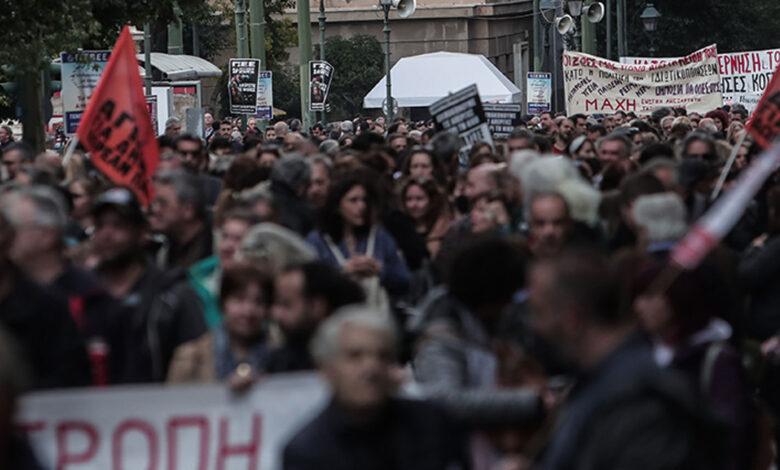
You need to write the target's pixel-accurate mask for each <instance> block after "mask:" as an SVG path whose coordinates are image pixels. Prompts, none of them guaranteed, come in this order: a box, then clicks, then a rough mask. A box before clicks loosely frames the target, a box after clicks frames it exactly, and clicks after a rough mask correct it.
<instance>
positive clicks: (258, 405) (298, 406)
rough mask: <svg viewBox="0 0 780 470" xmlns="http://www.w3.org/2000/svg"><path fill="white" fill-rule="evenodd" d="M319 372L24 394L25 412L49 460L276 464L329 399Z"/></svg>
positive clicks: (89, 468)
mask: <svg viewBox="0 0 780 470" xmlns="http://www.w3.org/2000/svg"><path fill="white" fill-rule="evenodd" d="M326 399H327V391H326V388H325V387H324V385H323V383H322V382H321V379H320V378H319V377H318V376H317V375H315V374H313V373H305V374H283V375H279V376H268V377H264V378H263V379H262V380H261V381H260V383H259V384H257V385H256V386H255V387H254V388H253V389H252V390H250V391H249V392H247V394H245V395H234V394H232V393H231V392H230V391H229V390H228V388H227V387H226V386H219V385H204V386H160V385H148V386H128V387H114V388H106V389H84V390H59V391H52V392H40V393H33V394H30V395H28V396H26V397H24V398H23V399H22V401H21V407H20V410H19V415H18V420H17V421H18V424H19V427H20V428H21V429H22V430H23V431H24V432H26V434H27V435H28V436H29V439H30V440H31V442H32V445H33V448H34V449H35V450H36V452H37V455H38V457H39V458H40V459H41V460H42V463H43V466H44V468H58V469H65V468H67V469H73V470H76V469H78V470H105V469H120V468H126V469H140V468H146V469H148V468H156V469H166V470H222V469H247V468H250V469H269V470H273V469H278V468H281V458H280V457H281V451H282V450H283V448H284V445H285V444H286V443H287V441H288V440H289V439H290V438H291V437H292V435H294V433H295V432H296V431H298V430H299V429H300V427H301V426H303V425H305V424H306V422H308V420H309V419H311V418H312V417H313V416H314V415H315V414H316V413H317V412H318V411H319V410H320V409H322V407H323V406H324V404H325V402H326Z"/></svg>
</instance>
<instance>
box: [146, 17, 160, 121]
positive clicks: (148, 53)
mask: <svg viewBox="0 0 780 470" xmlns="http://www.w3.org/2000/svg"><path fill="white" fill-rule="evenodd" d="M151 29H152V27H151V26H150V25H149V23H144V86H145V88H146V94H147V95H151V94H152V40H151V36H152V32H151ZM154 131H155V132H157V129H155V130H154Z"/></svg>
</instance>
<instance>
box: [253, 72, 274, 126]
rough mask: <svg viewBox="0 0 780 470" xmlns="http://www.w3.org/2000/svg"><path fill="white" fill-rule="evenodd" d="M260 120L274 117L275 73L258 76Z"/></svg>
mask: <svg viewBox="0 0 780 470" xmlns="http://www.w3.org/2000/svg"><path fill="white" fill-rule="evenodd" d="M255 117H256V118H258V119H271V118H273V117H274V88H273V73H272V72H260V73H259V74H258V76H257V111H256V112H255Z"/></svg>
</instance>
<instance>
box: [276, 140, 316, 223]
mask: <svg viewBox="0 0 780 470" xmlns="http://www.w3.org/2000/svg"><path fill="white" fill-rule="evenodd" d="M310 185H311V168H310V167H309V163H308V162H307V161H306V160H305V159H304V158H303V157H302V156H301V155H299V154H295V153H292V154H287V155H285V156H284V157H282V158H281V159H279V160H278V161H277V162H276V163H274V166H273V169H272V170H271V194H272V196H273V200H274V204H275V205H276V213H277V214H278V219H279V223H280V224H281V225H283V226H285V227H287V228H289V229H290V230H292V231H294V232H296V233H298V234H299V235H301V236H302V237H305V236H306V235H308V234H309V232H311V231H312V230H313V229H314V222H315V217H316V214H315V212H314V208H313V207H312V206H311V205H310V204H309V203H308V202H307V201H306V192H307V190H308V189H309V186H310Z"/></svg>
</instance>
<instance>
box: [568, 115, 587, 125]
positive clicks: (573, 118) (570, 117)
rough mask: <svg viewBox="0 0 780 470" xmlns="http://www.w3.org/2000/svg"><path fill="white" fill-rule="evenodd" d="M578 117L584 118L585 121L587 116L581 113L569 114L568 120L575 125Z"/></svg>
mask: <svg viewBox="0 0 780 470" xmlns="http://www.w3.org/2000/svg"><path fill="white" fill-rule="evenodd" d="M580 119H585V120H586V121H587V120H588V117H587V116H585V115H584V114H582V113H577V114H572V115H571V116H569V120H571V122H573V123H574V124H575V125H576V124H577V121H578V120H580Z"/></svg>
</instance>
